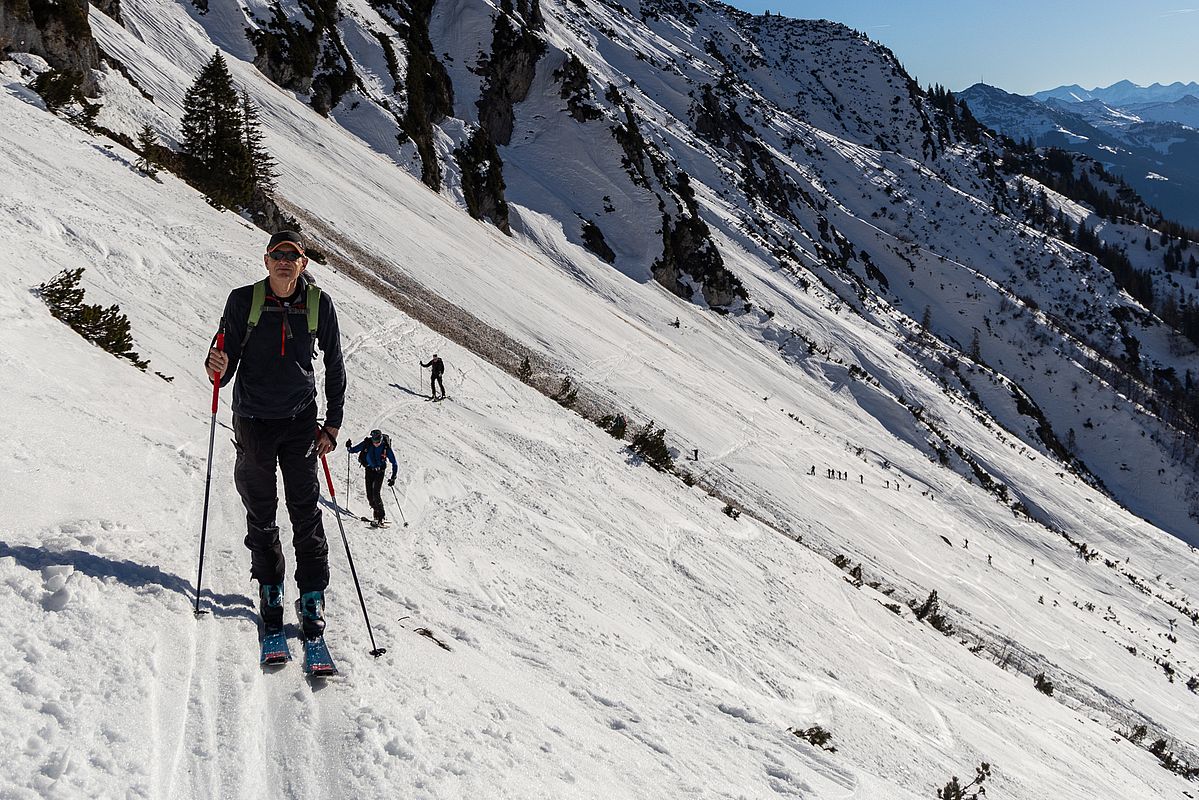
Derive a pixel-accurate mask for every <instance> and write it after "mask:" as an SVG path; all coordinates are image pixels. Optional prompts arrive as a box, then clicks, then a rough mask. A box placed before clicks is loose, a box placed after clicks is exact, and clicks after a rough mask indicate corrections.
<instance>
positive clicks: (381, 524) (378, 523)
mask: <svg viewBox="0 0 1199 800" xmlns="http://www.w3.org/2000/svg"><path fill="white" fill-rule="evenodd" d="M370 526H371V527H372V528H390V527H391V520H389V519H384V520H374V519H373V520H370Z"/></svg>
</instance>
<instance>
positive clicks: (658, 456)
mask: <svg viewBox="0 0 1199 800" xmlns="http://www.w3.org/2000/svg"><path fill="white" fill-rule="evenodd" d="M630 447H632V448H633V452H634V453H636V454H637V455H639V456H641V458H643V459H644V460H645V463H647V464H649V465H650V466H651V467H653V468H654V469H656V470H658V471H659V472H666V471H668V470H670V469H673V468H674V457H673V456H671V455H670V450H669V449H668V448H667V447H666V429H665V428H658V429H655V428H654V421H653V420H650V421H649V422H647V423H645V425H644V426H642V428H641V429H640V430H639V431H637V433H635V434H634V435H633V442H632V444H631V445H630Z"/></svg>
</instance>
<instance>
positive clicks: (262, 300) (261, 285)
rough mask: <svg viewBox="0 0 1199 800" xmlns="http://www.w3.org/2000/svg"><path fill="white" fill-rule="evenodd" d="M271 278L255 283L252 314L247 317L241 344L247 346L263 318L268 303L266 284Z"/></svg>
mask: <svg viewBox="0 0 1199 800" xmlns="http://www.w3.org/2000/svg"><path fill="white" fill-rule="evenodd" d="M269 280H270V278H263V279H262V280H260V281H259V282H258V283H256V284H254V296H253V297H252V298H251V299H250V316H249V317H247V318H246V335H245V336H243V337H241V346H242V347H245V346H246V342H248V341H249V340H250V334H251V333H253V332H254V327H255V326H256V325H257V324H258V320H259V319H261V318H262V307H263V306H264V305H266V285H267V282H268V281H269Z"/></svg>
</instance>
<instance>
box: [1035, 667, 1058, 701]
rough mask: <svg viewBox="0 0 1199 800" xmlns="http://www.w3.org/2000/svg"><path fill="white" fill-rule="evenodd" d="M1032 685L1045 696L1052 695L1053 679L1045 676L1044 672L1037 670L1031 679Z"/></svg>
mask: <svg viewBox="0 0 1199 800" xmlns="http://www.w3.org/2000/svg"><path fill="white" fill-rule="evenodd" d="M1032 685H1033V687H1034V688H1035V689H1036V690H1037V691H1038V692H1040V693H1041V694H1043V695H1046V696H1047V697H1053V681H1051V680H1049V679H1048V678H1046V677H1045V673H1044V672H1038V673H1037V674H1036V675H1035V676H1034V677H1033V679H1032Z"/></svg>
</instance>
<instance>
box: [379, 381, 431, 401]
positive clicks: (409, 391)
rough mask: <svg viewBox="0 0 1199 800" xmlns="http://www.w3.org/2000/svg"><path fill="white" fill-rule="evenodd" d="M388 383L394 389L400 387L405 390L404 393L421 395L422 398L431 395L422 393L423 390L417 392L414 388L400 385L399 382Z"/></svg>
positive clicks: (415, 395) (414, 395)
mask: <svg viewBox="0 0 1199 800" xmlns="http://www.w3.org/2000/svg"><path fill="white" fill-rule="evenodd" d="M388 385H389V386H391V387H392V388H393V389H399V390H400V391H401V392H403V393H404V394H410V395H412V396H413V397H421V398H424V397H428V396H429V395H427V394H424V393H422V392H417V391H414V390H412V389H409V388H408V387H407V386H400V385H399V384H398V383H392V384H388Z"/></svg>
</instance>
